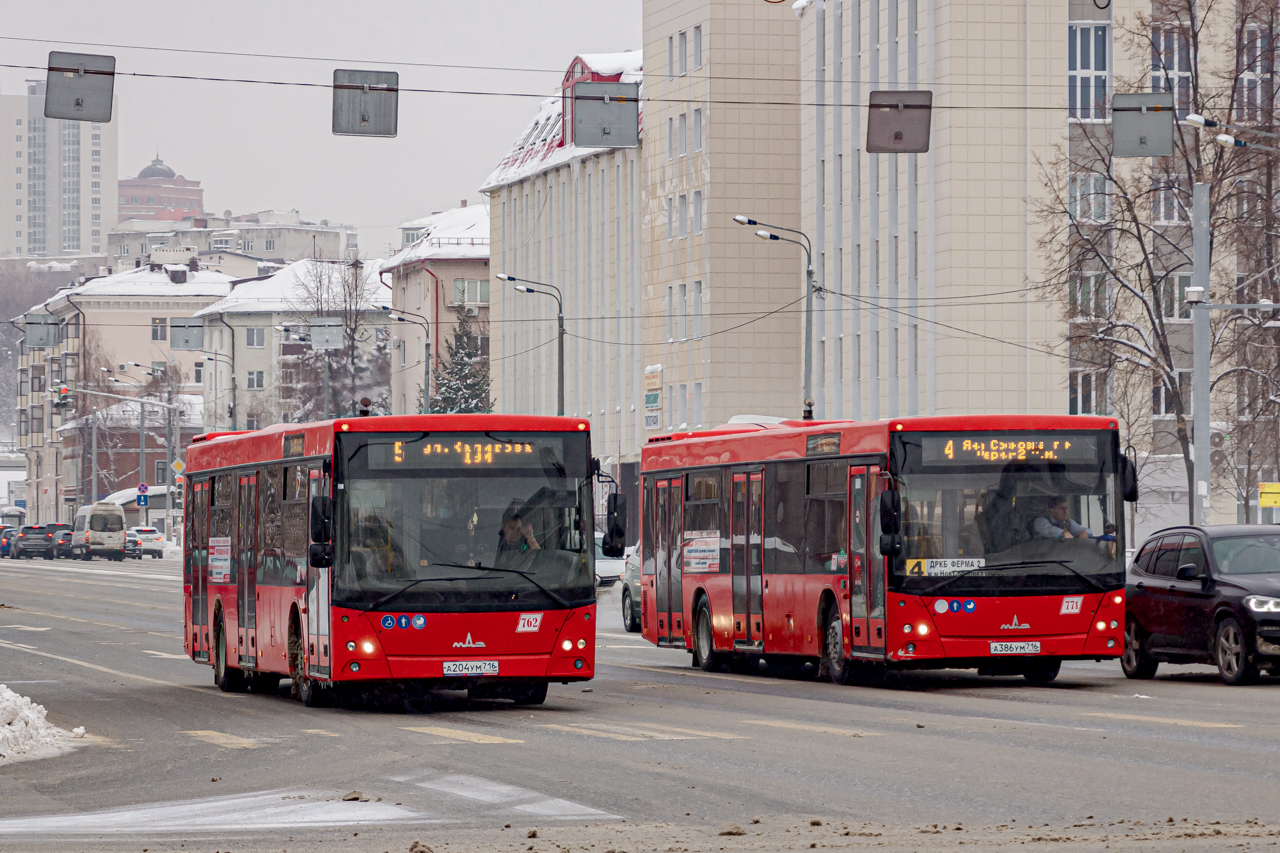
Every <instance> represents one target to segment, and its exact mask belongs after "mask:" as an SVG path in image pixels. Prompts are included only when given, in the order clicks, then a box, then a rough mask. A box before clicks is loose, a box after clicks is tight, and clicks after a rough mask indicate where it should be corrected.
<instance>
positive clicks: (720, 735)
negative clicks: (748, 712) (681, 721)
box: [632, 723, 749, 740]
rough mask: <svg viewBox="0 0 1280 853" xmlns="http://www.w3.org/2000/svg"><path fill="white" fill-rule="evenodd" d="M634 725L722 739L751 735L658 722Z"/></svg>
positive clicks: (742, 737)
mask: <svg viewBox="0 0 1280 853" xmlns="http://www.w3.org/2000/svg"><path fill="white" fill-rule="evenodd" d="M632 725H636V726H643V727H644V728H646V729H659V730H661V731H667V732H677V733H679V734H685V735H696V736H698V737H710V738H719V739H721V740H745V739H747V738H748V737H749V735H731V734H726V733H724V732H703V731H698V730H697V729H681V728H676V727H675V726H662V725H659V724H657V723H633V724H632Z"/></svg>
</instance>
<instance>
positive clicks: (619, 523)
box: [600, 492, 627, 559]
mask: <svg viewBox="0 0 1280 853" xmlns="http://www.w3.org/2000/svg"><path fill="white" fill-rule="evenodd" d="M604 526H605V530H604V538H603V539H601V540H600V553H602V554H604V555H605V556H606V557H609V558H610V559H616V558H618V557H621V556H622V555H623V554H625V553H626V550H627V496H626V495H624V494H622V493H621V492H614V493H613V494H611V495H609V497H608V499H607V510H606V512H605V523H604Z"/></svg>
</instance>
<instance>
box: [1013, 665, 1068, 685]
mask: <svg viewBox="0 0 1280 853" xmlns="http://www.w3.org/2000/svg"><path fill="white" fill-rule="evenodd" d="M1060 669H1062V661H1060V660H1057V659H1053V660H1038V661H1032V662H1031V663H1029V664H1027V668H1026V669H1024V670H1023V671H1022V677H1023V678H1025V679H1026V680H1027V681H1029V682H1031V683H1032V684H1048V683H1049V682H1050V681H1053V680H1054V679H1055V678H1057V677H1058V670H1060Z"/></svg>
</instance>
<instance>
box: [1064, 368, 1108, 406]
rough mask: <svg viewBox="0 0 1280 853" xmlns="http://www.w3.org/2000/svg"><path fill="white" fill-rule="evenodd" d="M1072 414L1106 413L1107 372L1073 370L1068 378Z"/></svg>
mask: <svg viewBox="0 0 1280 853" xmlns="http://www.w3.org/2000/svg"><path fill="white" fill-rule="evenodd" d="M1067 394H1068V397H1069V398H1070V412H1069V414H1072V415H1105V414H1106V413H1107V374H1106V373H1105V372H1104V371H1101V370H1073V371H1071V375H1070V377H1069V379H1068V390H1067Z"/></svg>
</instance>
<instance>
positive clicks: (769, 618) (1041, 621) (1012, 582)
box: [640, 415, 1137, 682]
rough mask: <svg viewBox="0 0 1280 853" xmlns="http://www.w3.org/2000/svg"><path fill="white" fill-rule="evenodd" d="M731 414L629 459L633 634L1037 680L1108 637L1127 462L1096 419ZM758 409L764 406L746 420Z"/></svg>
mask: <svg viewBox="0 0 1280 853" xmlns="http://www.w3.org/2000/svg"><path fill="white" fill-rule="evenodd" d="M739 420H742V421H747V420H751V419H750V418H747V417H745V416H741V417H739V418H735V419H734V421H735V422H730V423H729V424H727V425H725V426H722V427H719V428H716V429H712V430H707V431H701V432H688V433H675V434H673V435H671V436H662V437H659V438H653V439H650V440H649V442H648V444H647V445H646V446H645V447H644V448H643V451H642V456H641V471H642V474H641V477H642V483H641V488H642V495H643V512H642V522H641V529H642V535H641V577H640V581H641V630H642V631H643V635H644V637H645V638H646V639H648V640H649V641H650V642H652V643H655V644H657V645H659V646H668V647H676V648H687V649H689V650H690V652H691V653H692V655H693V664H694V666H698V667H702V668H703V669H707V670H713V669H718V668H722V667H725V666H728V665H730V664H732V663H733V662H734V661H735V660H736V661H738V662H743V661H751V660H753V659H754V660H756V661H758V660H761V659H763V660H765V661H767V662H768V663H769V664H770V666H771V667H777V668H778V669H779V670H781V671H786V670H787V669H788V668H794V667H797V666H798V665H803V664H804V663H806V662H811V661H812V662H816V663H817V664H818V670H819V673H820V675H822V676H825V677H828V678H830V679H831V680H833V681H837V682H847V681H851V680H854V679H855V678H856V677H858V676H859V675H874V674H876V673H878V672H881V671H883V670H885V669H894V668H900V669H909V668H916V669H923V668H970V669H972V668H977V669H978V670H979V672H981V673H984V674H1007V675H1015V674H1022V675H1025V677H1026V678H1027V679H1028V680H1029V681H1032V682H1047V681H1050V680H1052V679H1053V678H1055V677H1056V676H1057V674H1058V670H1059V668H1060V666H1061V663H1062V661H1064V660H1072V659H1104V658H1118V657H1119V656H1120V655H1121V654H1122V653H1123V650H1124V582H1125V574H1124V562H1123V559H1124V503H1125V501H1133V500H1136V499H1137V483H1136V479H1135V475H1134V469H1133V466H1132V464H1131V463H1130V461H1129V460H1128V458H1127V457H1125V456H1124V455H1122V453H1121V450H1120V438H1119V433H1118V431H1117V427H1116V422H1115V420H1113V419H1110V418H1105V417H1081V416H1071V417H1065V416H1064V417H1052V416H1015V415H992V416H964V417H927V418H926V417H911V418H895V419H892V420H886V421H878V422H874V423H857V422H852V421H825V422H819V421H812V420H784V421H778V422H767V423H747V422H743V423H738V422H736V421H739ZM757 420H764V419H757Z"/></svg>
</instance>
